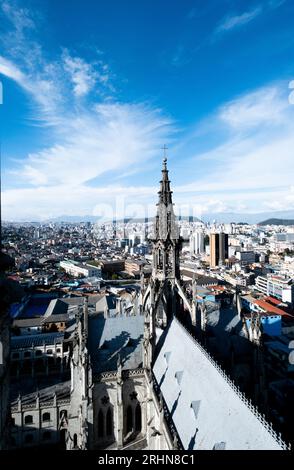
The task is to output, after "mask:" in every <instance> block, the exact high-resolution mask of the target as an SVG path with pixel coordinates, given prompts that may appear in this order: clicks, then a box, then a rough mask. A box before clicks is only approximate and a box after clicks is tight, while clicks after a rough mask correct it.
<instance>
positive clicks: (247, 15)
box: [214, 6, 263, 35]
mask: <svg viewBox="0 0 294 470" xmlns="http://www.w3.org/2000/svg"><path fill="white" fill-rule="evenodd" d="M262 11H263V8H262V6H257V7H256V8H254V9H252V10H249V11H245V12H244V13H241V14H239V15H229V16H226V17H225V18H224V19H223V20H222V21H221V23H220V24H219V25H218V26H217V28H216V29H215V32H214V34H215V35H218V34H221V33H224V32H227V31H230V30H232V29H236V28H239V27H240V26H244V25H245V24H247V23H250V22H251V21H253V20H254V19H255V18H257V17H258V16H259V15H260V14H261V13H262Z"/></svg>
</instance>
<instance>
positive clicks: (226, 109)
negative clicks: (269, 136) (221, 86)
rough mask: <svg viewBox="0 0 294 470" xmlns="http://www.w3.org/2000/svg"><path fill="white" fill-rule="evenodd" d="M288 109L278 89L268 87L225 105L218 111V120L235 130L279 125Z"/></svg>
mask: <svg viewBox="0 0 294 470" xmlns="http://www.w3.org/2000/svg"><path fill="white" fill-rule="evenodd" d="M288 107H289V106H288V102H287V100H285V99H284V96H281V90H280V89H279V87H278V86H269V87H265V88H262V89H260V90H257V91H254V92H252V93H248V94H247V95H245V96H244V97H241V98H238V99H236V100H233V101H231V102H229V103H227V104H226V105H224V106H223V107H222V108H221V110H220V118H221V119H222V120H223V121H224V122H225V123H226V124H228V125H229V126H231V127H233V128H235V129H246V128H252V127H256V126H257V125H268V124H270V125H272V124H281V123H283V122H284V120H285V118H286V117H287V115H286V112H287V108H288Z"/></svg>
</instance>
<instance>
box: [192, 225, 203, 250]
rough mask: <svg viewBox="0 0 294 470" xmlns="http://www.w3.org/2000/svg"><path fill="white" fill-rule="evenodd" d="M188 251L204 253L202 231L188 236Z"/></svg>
mask: <svg viewBox="0 0 294 470" xmlns="http://www.w3.org/2000/svg"><path fill="white" fill-rule="evenodd" d="M190 253H191V255H194V254H195V255H199V254H201V253H204V233H203V232H202V231H200V230H197V231H196V232H194V233H192V235H191V236H190Z"/></svg>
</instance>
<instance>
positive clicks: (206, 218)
mask: <svg viewBox="0 0 294 470" xmlns="http://www.w3.org/2000/svg"><path fill="white" fill-rule="evenodd" d="M271 218H277V219H283V220H285V219H287V220H289V219H294V210H287V211H274V212H273V211H271V212H259V213H251V214H244V213H243V214H242V213H237V212H217V213H209V214H203V215H202V217H201V219H202V220H203V222H213V221H214V220H215V221H216V222H218V223H223V224H229V223H231V222H234V223H240V222H242V223H247V224H258V223H259V222H260V220H267V219H271Z"/></svg>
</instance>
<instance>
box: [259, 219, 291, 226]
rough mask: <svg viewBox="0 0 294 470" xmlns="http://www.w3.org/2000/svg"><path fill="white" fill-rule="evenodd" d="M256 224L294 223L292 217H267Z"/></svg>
mask: <svg viewBox="0 0 294 470" xmlns="http://www.w3.org/2000/svg"><path fill="white" fill-rule="evenodd" d="M258 225H294V219H273V218H272V219H267V220H264V221H263V222H259V224H258Z"/></svg>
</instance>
